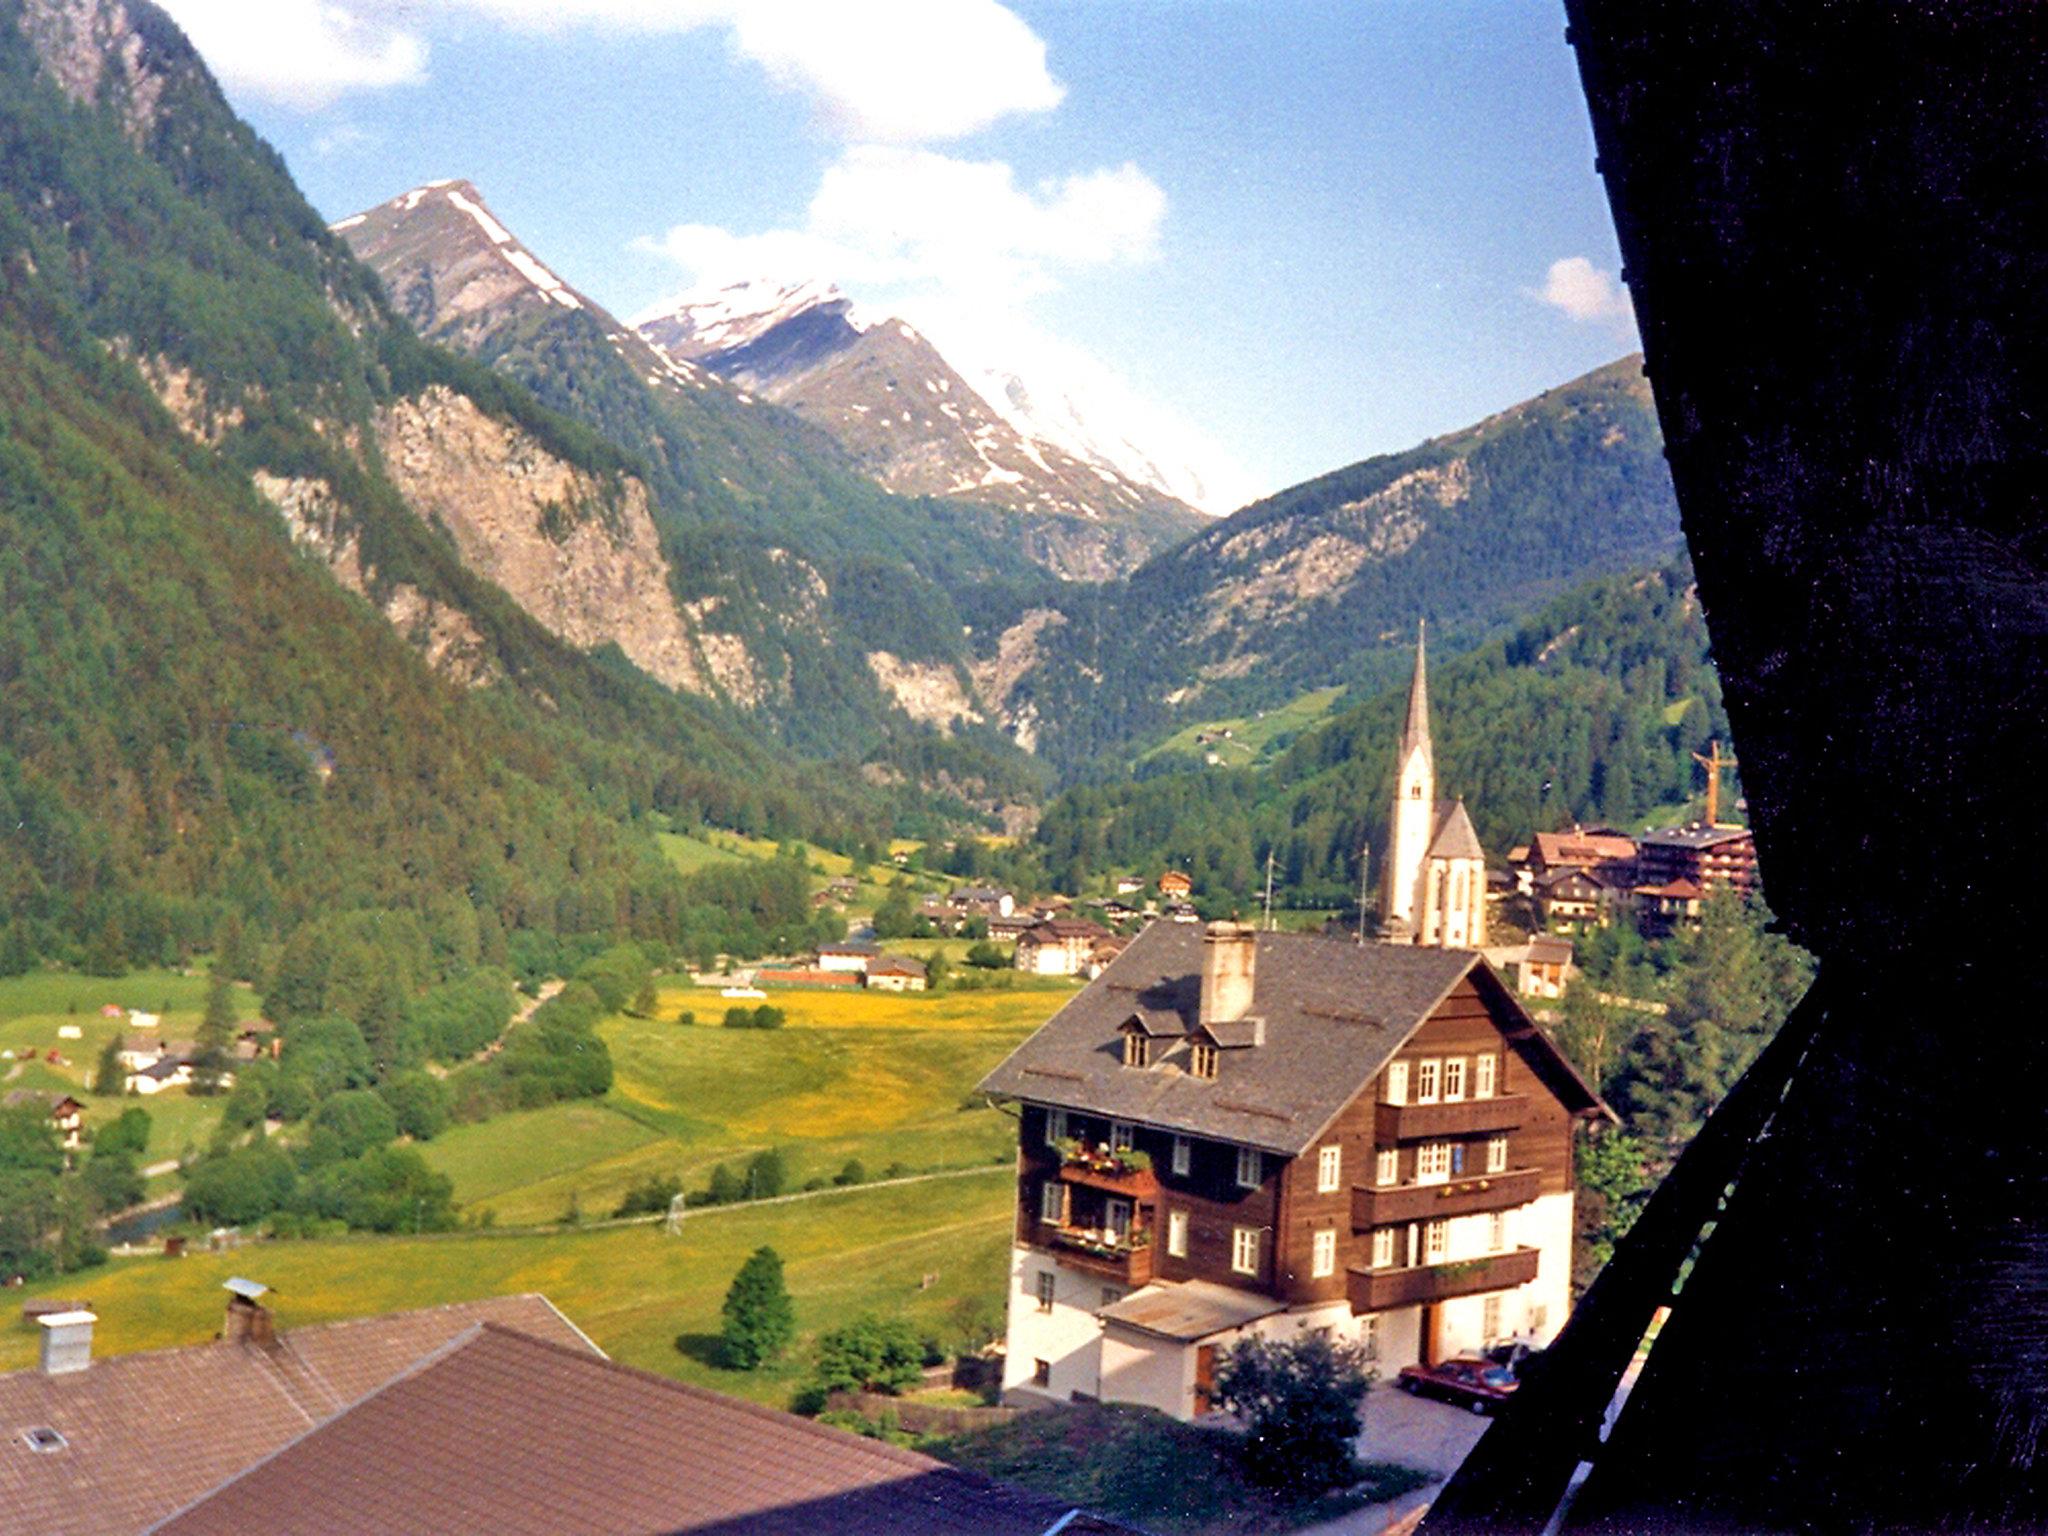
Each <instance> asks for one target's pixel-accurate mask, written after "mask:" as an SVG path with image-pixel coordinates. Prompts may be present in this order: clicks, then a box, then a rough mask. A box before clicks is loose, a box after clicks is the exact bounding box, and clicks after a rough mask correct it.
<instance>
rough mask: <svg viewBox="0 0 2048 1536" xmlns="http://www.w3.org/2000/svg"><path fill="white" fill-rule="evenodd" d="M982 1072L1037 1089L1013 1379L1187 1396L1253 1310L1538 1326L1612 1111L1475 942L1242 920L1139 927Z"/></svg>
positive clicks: (1192, 1405) (1555, 1301)
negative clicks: (1592, 1125)
mask: <svg viewBox="0 0 2048 1536" xmlns="http://www.w3.org/2000/svg"><path fill="white" fill-rule="evenodd" d="M981 1086H982V1088H983V1090H984V1091H985V1092H989V1093H993V1094H999V1095H1002V1096H1004V1097H1007V1098H1010V1099H1013V1100H1015V1101H1017V1102H1018V1103H1019V1105H1020V1106H1021V1110H1022V1113H1021V1117H1020V1123H1021V1131H1020V1157H1019V1165H1018V1185H1017V1227H1016V1236H1015V1245H1014V1247H1013V1250H1012V1255H1011V1275H1010V1299H1009V1354H1008V1362H1007V1365H1006V1368H1005V1376H1004V1386H1005V1389H1006V1390H1007V1391H1009V1392H1011V1393H1012V1394H1016V1395H1020V1396H1025V1397H1028V1396H1030V1395H1032V1394H1037V1395H1039V1396H1050V1397H1054V1398H1061V1399H1064V1398H1068V1397H1073V1396H1094V1397H1101V1398H1104V1399H1107V1400H1111V1401H1123V1402H1138V1403H1149V1404H1151V1405H1152V1406H1154V1407H1157V1408H1160V1409H1162V1410H1164V1411H1165V1412H1168V1413H1171V1414H1174V1415H1176V1416H1178V1417H1181V1418H1189V1417H1192V1416H1194V1415H1197V1414H1199V1413H1201V1412H1203V1411H1205V1410H1206V1409H1207V1407H1208V1406H1209V1395H1208V1394H1209V1389H1210V1386H1211V1383H1212V1378H1213V1372H1214V1369H1215V1365H1216V1359H1217V1355H1218V1352H1219V1351H1220V1350H1221V1349H1222V1348H1224V1347H1226V1346H1228V1345H1229V1344H1231V1343H1232V1342H1234V1341H1235V1340H1237V1339H1239V1338H1242V1337H1244V1336H1246V1335H1247V1334H1251V1333H1261V1334H1286V1333H1292V1332H1293V1331H1294V1330H1296V1329H1298V1328H1303V1327H1317V1328H1331V1329H1334V1330H1335V1331H1336V1332H1337V1333H1339V1334H1340V1335H1342V1336H1344V1337H1346V1338H1352V1339H1357V1340H1360V1341H1361V1342H1363V1343H1364V1344H1365V1345H1366V1346H1367V1347H1368V1348H1369V1349H1371V1350H1372V1351H1373V1353H1374V1354H1375V1356H1376V1357H1377V1359H1378V1361H1379V1368H1380V1370H1381V1372H1382V1374H1389V1373H1391V1372H1392V1371H1394V1370H1395V1369H1397V1368H1398V1367H1400V1366H1401V1365H1404V1364H1408V1363H1410V1362H1413V1361H1417V1360H1422V1361H1434V1360H1437V1359H1440V1358H1442V1357H1445V1356H1448V1355H1453V1354H1458V1353H1461V1352H1464V1351H1468V1350H1472V1349H1476V1348H1478V1347H1480V1346H1482V1345H1485V1344H1489V1343H1493V1342H1497V1341H1501V1340H1506V1339H1510V1338H1519V1339H1524V1340H1529V1341H1533V1342H1536V1343H1544V1342H1547V1341H1548V1340H1549V1339H1550V1338H1551V1337H1552V1336H1553V1335H1554V1334H1555V1333H1556V1331H1557V1329H1558V1327H1559V1326H1560V1325H1561V1324H1562V1323H1563V1321H1564V1316H1565V1311H1566V1309H1567V1307H1568V1305H1569V1300H1570V1264H1571V1246H1572V1225H1573V1223H1572V1207H1573V1174H1572V1151H1573V1138H1574V1134H1575V1131H1576V1129H1577V1128H1578V1126H1579V1125H1580V1123H1581V1122H1584V1121H1589V1120H1595V1119H1601V1118H1611V1116H1610V1112H1609V1111H1608V1110H1607V1108H1606V1106H1605V1105H1603V1104H1602V1103H1601V1102H1600V1100H1599V1098H1598V1097H1597V1096H1596V1095H1595V1094H1594V1093H1593V1091H1592V1089H1590V1088H1589V1087H1587V1085H1586V1084H1585V1082H1584V1081H1583V1080H1582V1079H1581V1078H1580V1077H1579V1075H1578V1074H1577V1072H1576V1071H1574V1070H1573V1068H1572V1067H1571V1065H1570V1064H1569V1063H1568V1062H1567V1061H1566V1060H1565V1059H1564V1058H1563V1057H1562V1056H1560V1055H1559V1054H1558V1053H1557V1051H1556V1050H1555V1048H1554V1047H1552V1046H1551V1044H1550V1043H1549V1041H1548V1040H1547V1039H1546V1038H1545V1037H1544V1035H1543V1034H1542V1033H1541V1031H1539V1030H1538V1029H1537V1028H1536V1027H1535V1025H1534V1024H1533V1023H1532V1022H1531V1021H1530V1019H1529V1016H1528V1015H1527V1014H1526V1013H1524V1012H1523V1011H1522V1008H1521V1005H1520V1004H1519V1003H1518V1002H1517V1001H1516V1000H1515V998H1514V996H1513V995H1512V994H1511V993H1510V992H1509V991H1508V989H1507V987H1506V986H1505V985H1503V983H1502V982H1501V981H1500V979H1499V978H1498V977H1497V976H1495V975H1494V973H1493V972H1492V971H1491V970H1490V969H1489V968H1488V967H1487V965H1486V964H1485V962H1484V961H1483V960H1482V959H1481V958H1480V956H1478V955H1477V954H1475V953H1472V952H1471V951H1467V950H1443V949H1432V948H1424V947H1421V946H1411V945H1389V944H1364V945H1361V944H1355V943H1351V942H1348V941H1345V940H1339V939H1326V938H1322V937H1317V936H1309V935H1300V934H1279V933H1255V932H1253V931H1252V930H1250V929H1248V928H1241V927H1239V926H1237V925H1235V924H1231V923H1212V924H1210V925H1209V926H1208V928H1207V929H1206V931H1205V930H1203V929H1199V928H1195V927H1191V926H1187V925H1177V924H1172V923H1157V924H1154V925H1153V926H1152V927H1150V928H1148V929H1146V930H1145V932H1144V933H1142V934H1140V935H1139V936H1138V937H1137V938H1136V939H1134V940H1133V941H1132V942H1131V945H1130V947H1129V948H1128V949H1127V950H1125V951H1124V953H1123V955H1122V956H1121V957H1120V958H1118V959H1117V960H1116V962H1115V963H1114V964H1112V965H1111V966H1110V967H1109V968H1108V969H1107V970H1106V971H1104V972H1103V974H1102V975H1101V976H1100V977H1098V978H1097V979H1096V980H1095V981H1094V982H1093V983H1092V984H1091V985H1090V986H1089V987H1088V988H1087V989H1086V990H1085V991H1083V992H1082V993H1081V994H1080V995H1078V996H1077V997H1075V998H1074V999H1073V1000H1072V1001H1071V1002H1069V1003H1068V1004H1067V1005H1066V1007H1064V1008H1062V1009H1061V1010H1060V1011H1059V1013H1057V1014H1056V1015H1054V1016H1053V1018H1052V1019H1051V1021H1049V1022H1048V1023H1047V1024H1046V1025H1045V1026H1044V1027H1043V1028H1042V1029H1040V1030H1039V1031H1038V1033H1037V1034H1035V1035H1033V1036H1032V1037H1031V1039H1029V1040H1028V1041H1026V1042H1025V1043H1024V1044H1023V1045H1022V1046H1020V1047H1019V1048H1018V1049H1017V1050H1016V1051H1015V1052H1014V1053H1013V1054H1012V1055H1011V1056H1010V1057H1009V1059H1008V1060H1006V1061H1005V1062H1004V1063H1003V1064H1002V1065H1001V1066H999V1067H998V1068H997V1069H996V1070H995V1071H994V1072H993V1073H991V1074H990V1075H989V1076H988V1077H987V1078H986V1079H985V1080H984V1081H983V1083H982V1085H981Z"/></svg>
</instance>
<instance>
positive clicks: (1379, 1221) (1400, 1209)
mask: <svg viewBox="0 0 2048 1536" xmlns="http://www.w3.org/2000/svg"><path fill="white" fill-rule="evenodd" d="M1537 1180H1538V1174H1537V1171H1536V1170H1535V1169H1534V1168H1516V1169H1512V1170H1510V1171H1509V1172H1506V1173H1482V1174H1478V1175H1476V1176H1474V1175H1462V1176H1460V1177H1457V1178H1454V1179H1452V1180H1450V1181H1449V1182H1448V1183H1445V1184H1402V1185H1399V1186H1395V1187H1390V1188H1385V1189H1380V1188H1355V1189H1353V1190H1352V1191H1351V1230H1352V1231H1354V1232H1364V1231H1368V1230H1370V1229H1371V1228H1373V1227H1385V1226H1391V1225H1392V1224H1393V1223H1395V1222H1397V1221H1433V1220H1436V1219H1437V1218H1438V1217H1447V1216H1476V1215H1478V1214H1480V1213H1481V1212H1483V1211H1506V1210H1512V1209H1513V1208H1514V1207H1515V1206H1518V1205H1527V1204H1528V1203H1529V1202H1530V1201H1531V1200H1534V1199H1535V1198H1536V1185H1537Z"/></svg>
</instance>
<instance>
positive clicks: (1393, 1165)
mask: <svg viewBox="0 0 2048 1536" xmlns="http://www.w3.org/2000/svg"><path fill="white" fill-rule="evenodd" d="M1372 1181H1373V1183H1374V1184H1376V1185H1377V1186H1379V1188H1381V1189H1390V1188H1392V1187H1393V1186H1394V1185H1396V1184H1398V1183H1400V1182H1401V1149H1400V1148H1399V1147H1381V1148H1380V1149H1379V1151H1378V1152H1377V1153H1375V1154H1374V1155H1373V1167H1372Z"/></svg>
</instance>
